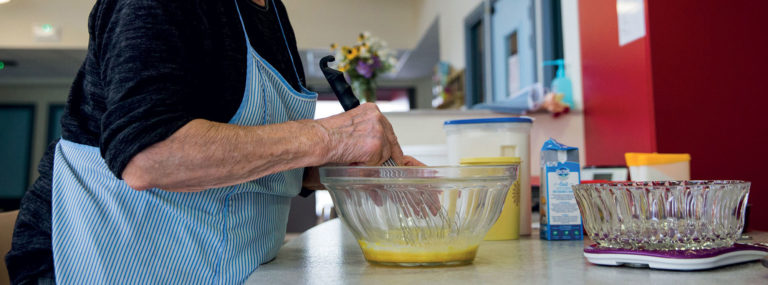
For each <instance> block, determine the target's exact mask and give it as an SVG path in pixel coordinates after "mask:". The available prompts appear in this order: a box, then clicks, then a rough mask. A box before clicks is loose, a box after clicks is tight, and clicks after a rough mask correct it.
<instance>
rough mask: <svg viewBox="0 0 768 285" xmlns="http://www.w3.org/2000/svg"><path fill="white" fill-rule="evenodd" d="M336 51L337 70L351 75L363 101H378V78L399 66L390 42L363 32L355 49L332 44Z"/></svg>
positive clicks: (355, 89)
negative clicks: (390, 48) (390, 47)
mask: <svg viewBox="0 0 768 285" xmlns="http://www.w3.org/2000/svg"><path fill="white" fill-rule="evenodd" d="M331 51H333V52H336V62H337V65H336V69H337V70H339V71H341V72H344V73H346V74H347V76H349V80H350V82H351V85H352V90H353V91H354V92H355V95H356V96H357V98H358V99H359V100H360V102H375V101H376V77H377V76H378V75H379V74H383V73H387V72H389V71H391V70H392V69H393V68H394V66H395V65H396V64H397V60H396V59H395V57H394V55H393V54H392V52H391V51H390V50H389V49H388V48H387V43H386V42H384V41H382V40H380V39H379V38H376V37H372V36H371V35H370V34H369V33H368V32H363V33H361V34H360V35H359V36H358V37H357V43H356V44H355V45H353V46H351V47H350V46H342V47H341V48H339V47H338V45H337V44H335V43H334V44H331Z"/></svg>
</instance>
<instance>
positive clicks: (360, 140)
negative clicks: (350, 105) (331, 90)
mask: <svg viewBox="0 0 768 285" xmlns="http://www.w3.org/2000/svg"><path fill="white" fill-rule="evenodd" d="M317 123H318V124H319V125H320V126H321V127H322V128H323V129H324V133H325V142H324V143H325V144H326V145H325V146H322V147H324V148H325V149H326V150H327V154H326V163H344V164H363V165H381V164H382V163H384V161H386V160H387V159H389V158H390V157H391V158H392V159H393V160H394V161H395V163H397V164H398V165H405V161H404V160H403V151H402V150H401V149H400V144H399V143H398V142H397V137H396V136H395V132H394V130H392V125H390V123H389V121H388V120H387V118H386V117H384V115H382V114H381V111H379V108H378V107H377V106H376V104H373V103H365V104H362V105H360V106H358V107H356V108H354V109H352V110H349V111H347V112H344V113H341V114H338V115H335V116H332V117H328V118H325V119H320V120H318V121H317ZM414 160H415V159H414ZM408 163H413V160H410V161H408Z"/></svg>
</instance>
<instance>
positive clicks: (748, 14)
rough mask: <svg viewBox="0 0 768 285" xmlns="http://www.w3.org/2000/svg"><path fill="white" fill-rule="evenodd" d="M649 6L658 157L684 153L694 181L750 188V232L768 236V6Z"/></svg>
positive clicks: (691, 2)
mask: <svg viewBox="0 0 768 285" xmlns="http://www.w3.org/2000/svg"><path fill="white" fill-rule="evenodd" d="M648 6H649V7H648V8H649V9H648V18H649V19H650V21H649V26H650V43H651V62H652V65H653V69H652V74H653V98H654V109H655V112H656V136H657V138H658V139H657V147H658V151H659V152H688V153H690V154H691V157H692V161H691V178H694V179H742V180H748V181H751V182H752V188H751V190H750V198H749V200H750V204H752V207H751V214H750V227H752V228H755V229H761V230H768V175H766V170H765V169H766V168H765V166H764V164H765V162H764V161H766V160H768V149H766V147H768V117H766V109H768V89H766V88H761V87H763V86H766V84H767V83H768V78H766V76H768V23H766V22H765V18H764V17H765V16H764V15H765V13H766V12H768V1H697V0H684V1H682V0H676V1H650V3H648ZM587 153H589V152H587Z"/></svg>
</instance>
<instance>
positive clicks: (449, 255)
mask: <svg viewBox="0 0 768 285" xmlns="http://www.w3.org/2000/svg"><path fill="white" fill-rule="evenodd" d="M357 242H358V243H359V244H360V248H361V249H362V250H363V255H365V259H366V260H368V261H371V262H380V263H444V262H462V261H465V262H469V261H472V260H474V259H475V255H476V254H477V245H474V246H469V247H467V246H463V247H456V246H444V247H437V246H430V247H428V248H406V247H401V248H395V247H382V246H380V245H377V244H369V243H368V242H366V241H363V240H358V241H357Z"/></svg>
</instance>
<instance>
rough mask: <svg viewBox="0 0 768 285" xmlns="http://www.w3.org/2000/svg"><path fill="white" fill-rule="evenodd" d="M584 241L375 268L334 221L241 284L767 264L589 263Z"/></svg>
mask: <svg viewBox="0 0 768 285" xmlns="http://www.w3.org/2000/svg"><path fill="white" fill-rule="evenodd" d="M763 237H764V235H763V234H762V233H761V235H760V238H763ZM586 243H587V242H585V241H542V240H539V239H538V236H529V237H522V238H521V239H519V240H513V241H485V242H483V243H482V244H481V245H480V248H479V251H478V254H477V258H476V259H475V262H474V264H472V265H467V266H457V267H438V268H422V267H419V268H397V267H383V266H375V265H370V264H368V263H367V262H366V261H365V259H364V258H363V254H362V252H361V251H360V248H359V247H358V245H357V242H356V241H355V239H354V237H353V236H352V234H351V233H350V232H349V230H347V229H346V228H345V227H344V225H343V224H342V223H341V221H340V220H339V219H334V220H332V221H329V222H325V223H323V224H321V225H318V226H316V227H314V228H312V229H310V230H308V231H307V232H305V233H303V234H302V235H300V236H299V237H298V238H295V239H293V240H291V241H290V242H288V243H287V244H285V246H283V248H282V249H281V250H280V252H279V253H278V255H277V258H276V259H275V260H274V261H272V262H270V263H267V264H264V265H262V266H261V267H259V268H258V269H257V270H256V271H254V273H253V274H252V275H251V276H250V278H249V279H248V281H247V282H246V284H424V283H432V284H609V283H613V284H636V283H644V284H728V283H732V284H768V268H765V267H763V266H762V265H760V262H750V263H745V264H739V265H733V266H728V267H723V268H719V269H714V270H708V271H693V272H677V271H663V270H652V269H645V268H628V267H609V266H597V265H592V264H590V263H588V262H587V261H586V260H585V259H584V257H583V247H584V245H585V244H586ZM523 282H524V283H523Z"/></svg>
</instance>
